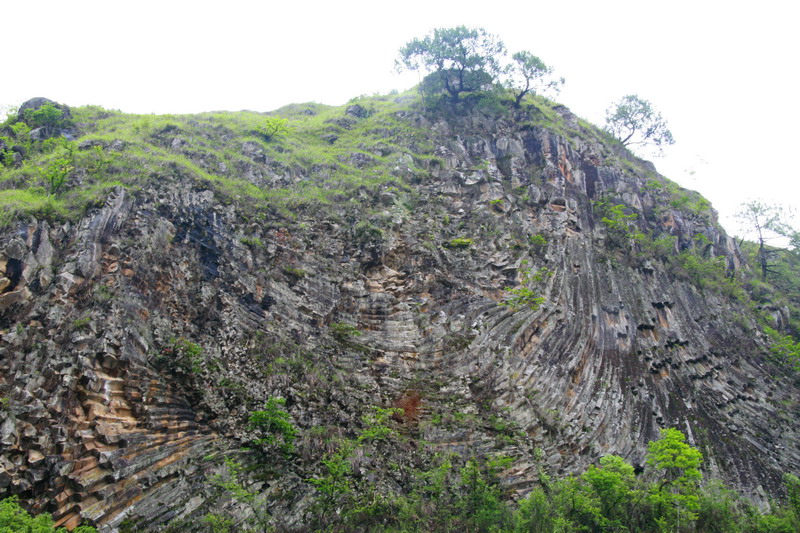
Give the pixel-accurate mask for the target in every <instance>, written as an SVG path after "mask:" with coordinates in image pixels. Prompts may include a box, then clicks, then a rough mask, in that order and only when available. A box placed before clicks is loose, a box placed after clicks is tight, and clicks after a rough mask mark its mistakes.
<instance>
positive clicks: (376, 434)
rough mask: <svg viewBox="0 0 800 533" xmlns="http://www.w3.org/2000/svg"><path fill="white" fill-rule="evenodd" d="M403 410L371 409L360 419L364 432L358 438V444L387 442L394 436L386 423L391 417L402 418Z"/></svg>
mask: <svg viewBox="0 0 800 533" xmlns="http://www.w3.org/2000/svg"><path fill="white" fill-rule="evenodd" d="M402 414H403V410H402V409H399V408H391V409H384V408H382V407H373V408H372V412H371V413H369V414H367V415H364V416H363V417H361V421H362V422H364V426H365V427H364V430H363V431H362V432H361V434H360V435H359V436H358V442H359V443H361V442H377V441H385V440H388V439H389V438H390V437H391V436H393V435H394V434H395V432H394V430H393V429H391V428H390V427H389V426H388V425H387V423H388V422H389V419H390V418H391V417H393V416H402Z"/></svg>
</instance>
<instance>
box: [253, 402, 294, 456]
mask: <svg viewBox="0 0 800 533" xmlns="http://www.w3.org/2000/svg"><path fill="white" fill-rule="evenodd" d="M285 405H286V400H285V399H284V398H275V397H273V398H269V399H268V400H267V402H266V403H265V404H264V409H263V410H260V411H253V412H252V413H250V417H249V418H248V424H249V428H250V429H251V430H254V431H257V432H258V434H259V436H258V437H256V438H255V439H253V444H255V445H256V446H258V447H259V448H261V449H263V450H266V451H269V450H270V449H272V448H278V449H280V450H281V451H282V452H283V453H284V454H286V455H289V454H292V453H294V441H295V439H296V438H297V434H298V430H297V428H296V427H295V426H294V424H292V418H291V416H290V415H289V413H288V412H287V411H286V408H285V407H284V406H285Z"/></svg>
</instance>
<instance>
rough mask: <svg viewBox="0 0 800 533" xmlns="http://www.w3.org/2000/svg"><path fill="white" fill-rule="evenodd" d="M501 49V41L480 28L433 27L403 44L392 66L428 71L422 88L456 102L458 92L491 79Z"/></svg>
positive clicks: (497, 72) (497, 67) (495, 74)
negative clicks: (423, 34) (439, 91)
mask: <svg viewBox="0 0 800 533" xmlns="http://www.w3.org/2000/svg"><path fill="white" fill-rule="evenodd" d="M505 51H506V48H505V45H504V44H503V41H501V40H500V39H499V38H498V37H497V36H496V35H492V34H490V33H487V32H486V30H484V29H483V28H467V27H466V26H457V27H455V28H437V29H435V30H433V32H432V33H430V34H428V35H426V36H425V37H423V38H422V39H419V38H415V39H413V40H411V41H409V42H408V43H406V45H405V46H403V47H402V48H401V49H400V57H399V58H398V59H397V61H396V66H397V68H398V69H399V70H403V69H409V70H424V71H426V72H429V73H430V74H428V76H426V78H425V82H423V87H424V88H425V89H426V90H427V91H429V92H434V91H437V90H444V91H446V92H447V94H448V95H449V96H450V98H451V100H452V101H453V102H456V101H458V98H459V95H460V94H461V93H464V92H471V91H477V90H480V89H483V88H485V87H487V86H490V85H491V84H492V83H494V82H495V80H496V79H497V77H498V76H499V75H500V73H501V68H502V67H501V64H500V58H502V57H503V55H504V54H505Z"/></svg>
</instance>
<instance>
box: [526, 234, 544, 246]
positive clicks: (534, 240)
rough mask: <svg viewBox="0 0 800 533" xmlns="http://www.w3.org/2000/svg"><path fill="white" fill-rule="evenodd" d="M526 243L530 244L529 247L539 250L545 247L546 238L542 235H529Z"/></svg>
mask: <svg viewBox="0 0 800 533" xmlns="http://www.w3.org/2000/svg"><path fill="white" fill-rule="evenodd" d="M528 242H530V243H531V246H533V247H534V248H537V249H541V248H544V247H546V246H547V238H546V237H545V236H544V235H540V234H538V233H537V234H536V235H531V236H529V237H528Z"/></svg>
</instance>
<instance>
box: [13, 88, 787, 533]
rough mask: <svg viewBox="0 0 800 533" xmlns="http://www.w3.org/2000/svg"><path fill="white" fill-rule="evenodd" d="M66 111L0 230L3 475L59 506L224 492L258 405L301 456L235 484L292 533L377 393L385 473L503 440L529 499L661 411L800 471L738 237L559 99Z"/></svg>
mask: <svg viewBox="0 0 800 533" xmlns="http://www.w3.org/2000/svg"><path fill="white" fill-rule="evenodd" d="M72 113H73V116H74V119H75V122H76V125H75V132H76V136H77V140H76V141H75V142H76V146H77V156H76V157H77V159H76V161H78V163H76V164H75V169H74V171H73V172H72V174H71V175H70V178H69V181H68V183H67V184H66V188H65V191H66V192H64V193H63V195H64V198H65V199H62V200H55V201H56V204H51V206H50V208H49V209H41V208H31V209H29V210H27V211H26V210H25V208H24V206H23V207H18V206H17V207H15V206H13V205H12V204H10V203H8V202H6V204H5V206H6V210H7V211H14V212H13V213H11V215H9V216H8V221H7V225H6V227H5V229H3V230H2V233H0V250H2V252H0V274H3V276H4V277H3V279H2V281H0V287H2V294H0V335H2V336H1V337H0V353H1V354H2V356H1V357H2V358H1V359H0V369H2V372H0V396H2V397H3V398H5V399H6V400H4V404H3V408H2V410H1V411H0V421H1V422H0V442H1V443H2V448H1V449H0V491H2V492H3V493H6V494H11V493H13V494H19V495H21V497H23V498H24V499H26V500H27V501H29V502H31V504H32V505H33V506H34V507H36V508H39V509H45V510H48V511H50V512H53V513H54V516H55V518H56V519H57V520H58V521H59V523H62V524H65V525H68V526H70V525H73V524H75V523H77V522H78V521H79V520H81V519H83V520H90V521H92V522H93V523H96V524H98V525H99V526H100V527H101V530H103V531H117V530H118V529H119V528H120V526H121V524H125V525H124V527H125V528H130V527H131V525H135V527H136V528H138V529H136V530H148V529H153V530H155V529H158V528H159V527H163V526H164V525H166V524H168V523H170V522H176V521H179V520H189V519H191V518H192V517H198V516H201V515H202V514H203V513H205V512H207V511H208V510H209V509H210V508H212V507H213V506H215V505H216V506H220V505H227V506H230V507H231V508H235V507H236V505H237V504H236V502H233V501H229V500H225V502H226V503H219V500H217V499H215V498H214V497H212V496H213V494H212V493H213V491H212V490H211V488H209V479H211V478H212V477H213V476H214V474H215V473H219V472H220V468H222V467H221V460H220V458H221V457H223V456H225V455H226V454H229V455H230V454H232V455H235V456H237V457H238V456H241V459H242V461H245V462H247V461H248V458H247V454H246V453H244V452H241V451H240V448H241V446H242V444H243V443H247V442H248V441H249V440H250V439H251V438H252V431H251V429H249V428H248V424H247V418H248V415H249V413H250V412H252V411H253V410H254V409H259V408H260V407H261V406H263V405H264V402H265V401H266V399H267V398H270V397H282V398H285V400H286V404H285V405H286V409H287V411H288V412H289V414H290V415H291V418H292V421H293V423H294V424H296V425H297V427H298V428H299V430H300V437H299V439H298V442H297V453H296V455H294V456H293V457H291V458H283V459H281V458H280V456H277V457H278V458H273V459H271V460H270V461H272V463H274V464H273V465H272V470H271V471H270V474H269V475H258V474H257V473H252V472H251V474H250V475H251V476H252V479H251V480H250V481H249V482H248V483H251V485H250V486H252V487H255V489H256V491H257V492H258V493H259V494H260V495H262V496H263V497H264V498H267V499H268V501H269V502H270V503H268V506H269V508H270V512H271V513H272V514H273V515H274V516H278V517H281V518H280V519H281V523H284V524H287V525H288V526H287V527H299V526H300V525H301V524H303V523H305V522H304V521H305V520H307V516H305V515H304V513H305V511H306V510H307V509H309V506H310V505H311V503H312V502H313V500H314V498H315V495H316V491H315V488H314V487H313V486H312V485H311V484H309V483H308V482H307V481H306V480H307V479H308V478H310V477H312V476H313V475H314V474H315V473H317V472H318V471H319V470H318V469H319V466H318V465H319V461H320V459H321V457H322V456H323V454H324V453H325V452H329V451H331V444H330V443H331V442H334V441H335V438H337V437H342V436H348V435H351V436H352V435H354V434H355V433H356V432H357V431H359V430H360V429H362V428H363V427H364V424H365V420H366V419H365V418H364V416H365V414H368V413H369V412H370V409H371V408H372V407H383V408H390V407H402V408H403V409H404V414H403V415H399V414H396V415H395V419H393V420H392V421H391V424H392V425H393V427H394V428H395V429H396V431H398V433H399V435H401V436H402V439H400V441H398V443H397V444H396V445H393V446H390V447H388V448H381V450H382V451H381V452H380V453H373V454H370V455H366V454H365V455H363V456H358V457H356V458H354V459H353V461H354V466H355V469H356V471H357V472H361V474H362V475H363V476H364V477H365V478H369V479H374V480H377V481H376V483H378V484H382V485H381V486H385V487H391V488H394V489H396V490H402V487H403V484H404V480H403V478H402V476H399V475H396V470H397V468H400V467H402V466H403V465H404V464H411V463H414V462H415V461H419V460H420V459H419V457H420V454H421V453H422V450H429V451H430V450H436V451H444V452H447V451H453V452H456V453H457V454H459V455H460V456H463V457H469V456H473V455H475V456H486V455H489V454H492V453H496V452H502V453H504V454H506V455H508V456H510V457H511V458H513V463H512V465H511V466H510V467H509V469H508V470H507V471H506V472H505V473H504V476H505V478H506V482H507V487H508V490H509V491H510V492H511V493H513V492H515V491H516V492H517V493H519V494H524V493H525V492H526V491H527V490H529V489H530V487H531V485H532V483H534V482H535V480H536V478H537V475H538V473H539V472H540V471H542V470H544V471H547V472H550V473H552V474H564V473H568V472H574V471H577V470H579V469H582V468H585V467H586V466H587V465H588V464H591V463H592V462H595V461H596V460H597V459H598V458H599V457H601V456H602V455H605V454H609V453H616V454H620V455H622V456H624V457H626V458H627V459H628V460H629V461H631V462H632V463H634V464H639V465H641V464H642V461H643V458H644V453H645V451H646V443H647V442H648V441H650V440H653V439H655V438H657V437H658V431H659V429H660V428H665V427H675V428H678V429H680V430H681V431H683V432H684V433H685V434H686V435H687V436H688V438H689V441H690V443H692V444H693V445H694V446H697V447H698V448H700V449H701V450H702V451H703V453H704V455H705V458H706V469H707V471H708V473H709V474H710V475H716V476H719V477H723V478H724V479H726V480H727V481H728V482H730V483H732V484H734V485H735V486H737V487H739V488H741V489H742V490H744V491H747V492H749V493H751V494H756V495H760V496H762V497H766V496H768V495H771V494H776V493H777V492H778V491H779V490H780V488H779V487H780V476H781V474H782V472H784V471H797V470H798V468H800V447H799V446H798V443H799V442H800V439H799V438H798V432H797V427H798V426H797V419H798V416H797V415H798V399H800V395H798V392H797V389H796V388H794V387H793V386H792V385H791V384H790V383H789V382H788V381H787V380H786V379H785V378H783V377H782V376H781V373H780V371H779V370H777V369H776V368H775V367H773V366H771V364H770V363H769V362H768V360H767V358H766V348H765V346H766V344H765V341H764V339H763V338H762V336H761V334H760V333H759V327H758V326H757V325H756V322H755V321H754V319H753V317H752V316H751V310H750V309H749V308H748V306H747V305H746V303H745V302H744V301H743V299H741V298H739V299H737V297H736V296H737V293H736V290H735V288H732V287H731V285H727V284H726V281H725V280H726V279H728V278H725V277H724V276H723V277H720V276H719V275H718V274H719V269H722V271H724V272H725V273H727V275H735V273H736V272H737V270H739V269H740V268H741V267H742V265H741V263H740V256H739V253H738V250H737V247H736V245H735V243H734V242H733V240H732V239H730V238H729V237H727V236H726V235H725V233H724V232H723V231H722V230H721V229H720V228H719V227H718V225H717V224H716V219H715V214H714V212H713V210H711V209H710V207H709V206H708V205H707V204H706V203H705V202H704V201H703V200H702V199H701V198H699V197H698V196H697V195H696V194H695V193H691V192H689V191H684V190H682V189H680V188H679V187H677V186H675V185H674V184H672V183H670V182H668V181H667V180H665V179H664V178H663V177H661V176H659V175H658V174H657V173H656V172H655V169H654V168H653V167H652V165H650V164H648V163H645V162H642V161H640V160H638V159H636V158H634V157H633V156H631V155H630V154H628V153H627V152H626V151H625V150H624V149H623V148H621V147H619V146H618V145H615V144H614V142H613V141H612V140H610V139H607V138H605V137H604V136H603V135H602V134H601V133H600V132H598V131H597V130H595V129H594V128H593V127H591V126H589V125H587V124H585V123H584V122H583V121H580V120H579V119H577V118H576V117H574V116H573V115H572V114H571V113H570V112H569V111H568V110H566V109H565V108H563V107H560V106H554V105H552V104H549V103H546V102H544V101H538V100H537V101H536V102H534V103H531V104H529V105H528V107H527V108H524V109H523V110H519V111H514V112H510V111H507V110H498V109H494V108H492V107H491V106H483V107H481V106H474V107H470V108H468V109H464V110H460V111H459V112H458V113H452V112H447V113H445V112H431V111H427V112H426V111H423V110H421V109H420V107H419V103H418V102H416V100H415V99H414V97H413V96H410V95H399V96H388V97H377V98H372V99H362V100H361V101H359V102H358V103H357V104H354V105H350V106H344V107H341V108H327V107H323V106H317V105H306V106H291V107H288V108H285V109H283V110H279V111H278V112H276V114H274V115H271V116H270V117H271V118H269V120H274V117H277V116H279V117H285V118H286V119H287V120H288V123H287V125H288V131H287V132H286V133H281V134H279V135H273V136H269V135H265V134H264V131H263V130H261V131H260V133H259V130H258V128H257V124H258V123H259V122H260V121H263V120H267V117H266V116H262V115H258V114H238V115H237V114H207V115H197V116H190V117H129V116H126V115H122V114H120V113H113V112H107V111H105V110H99V109H97V108H83V109H74V110H72ZM90 156H91V157H90ZM92 157H94V158H95V159H91V158H92ZM92 161H94V162H95V163H96V162H97V161H100V162H103V164H102V165H101V164H96V165H95V164H90V163H91V162H92ZM81 162H82V163H81ZM98 168H99V169H100V170H98ZM19 176H20V174H15V175H12V176H11V177H10V178H6V179H5V181H3V182H2V184H0V185H1V186H2V187H4V189H5V190H7V191H9V190H12V189H13V190H22V189H23V182H24V180H23V179H22V178H20V177H19ZM87 191H88V192H87ZM89 193H91V197H90V198H89V199H88V200H86V198H87V194H89ZM81 195H83V196H81ZM81 201H83V204H80V202H81ZM57 202H62V203H60V204H59V203H57ZM53 205H55V207H53ZM77 205H80V208H78V207H76V206H77ZM698 264H699V265H700V266H704V267H707V268H706V270H705V271H703V272H706V273H705V274H703V275H702V276H699V275H698V274H697V273H698V268H696V266H697V265H698ZM693 265H694V266H693ZM714 269H717V270H714ZM714 276H717V277H716V278H714ZM709 279H711V280H712V281H713V282H711V281H709ZM515 298H516V299H515ZM281 461H282V462H283V463H284V464H280V465H278V464H276V463H280V462H281ZM393 465H395V466H396V465H400V467H397V468H395V466H393ZM400 469H401V470H402V468H400ZM215 502H216V503H215ZM243 512H244V511H243ZM128 530H130V529H128Z"/></svg>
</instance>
